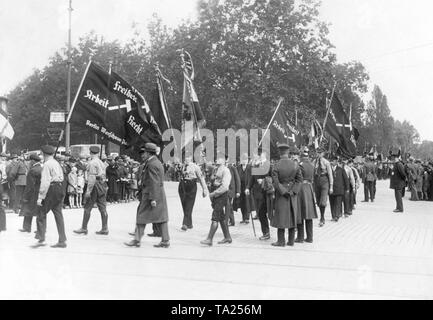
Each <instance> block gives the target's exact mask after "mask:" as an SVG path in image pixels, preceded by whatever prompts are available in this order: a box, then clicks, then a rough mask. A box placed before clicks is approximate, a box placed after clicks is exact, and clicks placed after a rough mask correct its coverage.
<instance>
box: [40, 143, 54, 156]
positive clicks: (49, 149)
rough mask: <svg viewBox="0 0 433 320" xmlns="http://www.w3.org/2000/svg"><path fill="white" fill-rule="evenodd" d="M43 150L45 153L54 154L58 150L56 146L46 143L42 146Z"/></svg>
mask: <svg viewBox="0 0 433 320" xmlns="http://www.w3.org/2000/svg"><path fill="white" fill-rule="evenodd" d="M41 151H42V152H43V153H45V154H48V155H50V156H52V155H53V154H54V153H55V152H56V148H54V147H53V146H50V145H45V146H42V147H41Z"/></svg>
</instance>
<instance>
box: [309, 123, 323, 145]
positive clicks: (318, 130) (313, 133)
mask: <svg viewBox="0 0 433 320" xmlns="http://www.w3.org/2000/svg"><path fill="white" fill-rule="evenodd" d="M321 136H322V126H321V125H320V123H319V121H317V120H316V119H314V120H313V122H312V123H311V130H310V134H309V135H308V138H309V141H308V144H309V145H310V146H313V145H314V148H315V149H317V148H319V139H320V137H321Z"/></svg>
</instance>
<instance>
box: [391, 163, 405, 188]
mask: <svg viewBox="0 0 433 320" xmlns="http://www.w3.org/2000/svg"><path fill="white" fill-rule="evenodd" d="M405 186H406V171H405V168H404V165H403V163H401V162H400V161H399V162H397V163H395V164H394V168H393V170H392V173H391V183H390V189H397V190H399V189H403V188H404V187H405Z"/></svg>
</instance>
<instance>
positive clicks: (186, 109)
mask: <svg viewBox="0 0 433 320" xmlns="http://www.w3.org/2000/svg"><path fill="white" fill-rule="evenodd" d="M185 53H186V54H184V55H182V58H183V69H184V71H183V75H184V77H183V78H184V81H183V100H182V148H184V147H185V146H186V145H187V144H189V143H191V142H193V141H194V140H195V141H200V142H201V136H200V129H201V128H203V127H204V126H205V125H206V119H205V117H204V114H203V111H202V110H201V107H200V103H199V101H198V97H197V94H196V91H195V89H194V84H193V80H194V66H193V64H192V59H191V56H190V55H189V54H188V53H187V52H186V51H185Z"/></svg>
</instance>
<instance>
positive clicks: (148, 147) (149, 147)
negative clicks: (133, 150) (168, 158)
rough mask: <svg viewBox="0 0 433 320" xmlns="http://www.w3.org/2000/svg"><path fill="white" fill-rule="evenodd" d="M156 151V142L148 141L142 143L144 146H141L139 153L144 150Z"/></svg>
mask: <svg viewBox="0 0 433 320" xmlns="http://www.w3.org/2000/svg"><path fill="white" fill-rule="evenodd" d="M157 151H158V146H157V145H156V144H154V143H151V142H149V143H146V144H145V145H144V147H142V148H141V149H140V152H139V153H140V154H142V153H144V152H150V153H156V152H157Z"/></svg>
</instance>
